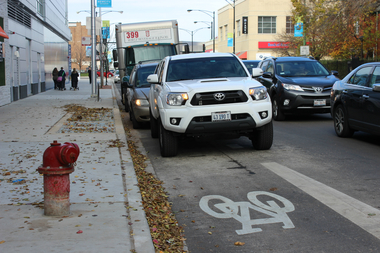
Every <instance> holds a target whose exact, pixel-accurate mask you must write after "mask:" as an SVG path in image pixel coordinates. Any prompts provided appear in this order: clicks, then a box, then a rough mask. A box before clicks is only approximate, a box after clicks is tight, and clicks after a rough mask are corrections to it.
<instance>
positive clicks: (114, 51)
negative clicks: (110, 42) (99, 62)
mask: <svg viewBox="0 0 380 253" xmlns="http://www.w3.org/2000/svg"><path fill="white" fill-rule="evenodd" d="M112 56H113V61H114V62H115V61H117V50H116V49H114V50H112Z"/></svg>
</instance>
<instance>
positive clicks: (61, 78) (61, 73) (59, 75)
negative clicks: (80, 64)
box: [58, 67, 66, 90]
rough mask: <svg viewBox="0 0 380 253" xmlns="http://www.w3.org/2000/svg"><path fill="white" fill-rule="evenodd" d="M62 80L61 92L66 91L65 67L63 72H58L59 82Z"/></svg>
mask: <svg viewBox="0 0 380 253" xmlns="http://www.w3.org/2000/svg"><path fill="white" fill-rule="evenodd" d="M60 80H61V84H60V86H59V89H60V90H66V88H65V81H66V73H65V71H64V70H63V67H61V70H60V71H59V72H58V82H59V81H60Z"/></svg>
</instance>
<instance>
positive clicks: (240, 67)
mask: <svg viewBox="0 0 380 253" xmlns="http://www.w3.org/2000/svg"><path fill="white" fill-rule="evenodd" d="M261 74H262V70H261V69H258V68H256V69H253V70H252V73H249V72H248V70H247V68H246V67H245V66H244V64H243V63H242V62H241V61H240V59H239V58H238V57H237V56H236V55H234V54H229V53H213V54H210V53H200V54H186V55H175V56H167V57H165V58H164V59H163V60H162V61H161V62H160V63H159V64H158V66H157V68H156V70H155V72H154V74H152V75H149V76H148V79H147V80H148V82H149V83H151V86H150V91H149V110H150V125H151V135H152V137H153V138H157V137H158V138H159V143H160V152H161V156H163V157H170V156H176V155H177V154H178V141H179V139H180V137H198V136H204V135H217V134H220V133H228V134H234V135H236V136H238V137H240V136H247V137H248V138H249V139H250V140H251V141H252V144H253V146H254V148H256V149H258V150H265V149H270V147H271V146H272V142H273V125H272V105H271V101H270V98H269V95H268V93H267V90H266V88H265V87H264V86H262V84H261V83H259V82H257V81H256V80H255V79H253V78H252V76H260V75H261Z"/></svg>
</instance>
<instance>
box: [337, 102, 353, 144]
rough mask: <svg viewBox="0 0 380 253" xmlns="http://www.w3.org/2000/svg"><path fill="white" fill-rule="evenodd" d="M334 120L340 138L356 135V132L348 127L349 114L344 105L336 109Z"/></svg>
mask: <svg viewBox="0 0 380 253" xmlns="http://www.w3.org/2000/svg"><path fill="white" fill-rule="evenodd" d="M333 119H334V129H335V133H336V135H338V136H339V137H351V136H352V135H353V134H354V130H353V129H351V128H350V126H349V125H348V119H347V114H346V112H345V111H344V108H343V106H342V105H338V106H337V107H336V108H335V110H334V114H333Z"/></svg>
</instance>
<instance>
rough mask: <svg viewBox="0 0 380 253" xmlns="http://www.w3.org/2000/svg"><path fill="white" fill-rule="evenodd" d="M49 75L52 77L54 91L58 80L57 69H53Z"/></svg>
mask: <svg viewBox="0 0 380 253" xmlns="http://www.w3.org/2000/svg"><path fill="white" fill-rule="evenodd" d="M51 74H52V76H53V81H54V89H55V90H56V89H58V82H57V79H58V69H57V68H54V69H53V72H52V73H51Z"/></svg>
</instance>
